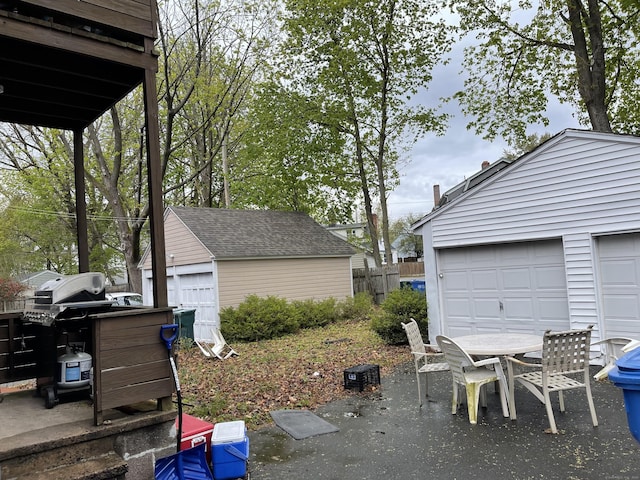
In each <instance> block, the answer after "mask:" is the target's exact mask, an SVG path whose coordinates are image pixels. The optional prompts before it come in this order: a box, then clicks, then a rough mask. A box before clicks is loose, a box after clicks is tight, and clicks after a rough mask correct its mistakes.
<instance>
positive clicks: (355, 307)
mask: <svg viewBox="0 0 640 480" xmlns="http://www.w3.org/2000/svg"><path fill="white" fill-rule="evenodd" d="M338 308H339V310H340V311H339V316H340V318H341V319H343V320H364V319H366V318H368V317H369V316H370V315H371V312H372V310H373V298H371V295H369V294H368V293H366V292H360V293H356V294H355V295H354V296H353V297H352V298H347V299H345V300H344V301H342V302H341V303H340V304H339V305H338Z"/></svg>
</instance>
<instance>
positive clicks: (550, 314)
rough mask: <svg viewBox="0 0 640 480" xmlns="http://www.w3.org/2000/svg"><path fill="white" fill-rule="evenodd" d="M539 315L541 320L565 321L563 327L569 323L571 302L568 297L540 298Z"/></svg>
mask: <svg viewBox="0 0 640 480" xmlns="http://www.w3.org/2000/svg"><path fill="white" fill-rule="evenodd" d="M538 317H539V318H540V319H541V320H544V321H545V322H546V321H550V320H559V321H561V322H563V329H564V328H566V327H567V325H568V323H569V304H568V303H567V298H566V297H560V298H539V299H538Z"/></svg>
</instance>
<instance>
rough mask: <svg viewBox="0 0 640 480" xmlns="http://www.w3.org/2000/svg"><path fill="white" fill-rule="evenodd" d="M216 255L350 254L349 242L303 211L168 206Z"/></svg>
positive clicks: (233, 257) (325, 255)
mask: <svg viewBox="0 0 640 480" xmlns="http://www.w3.org/2000/svg"><path fill="white" fill-rule="evenodd" d="M168 208H169V209H170V210H171V211H173V212H174V214H175V215H176V216H177V217H178V218H179V219H180V220H181V221H182V222H183V223H184V225H185V226H186V227H187V228H188V229H189V230H191V231H192V232H193V234H194V235H195V236H196V237H197V238H198V239H199V240H200V241H201V242H202V244H203V245H204V246H205V247H206V248H207V249H208V250H209V251H210V252H211V254H212V255H214V256H215V258H216V259H218V260H220V259H238V258H264V257H273V258H275V257H348V256H351V255H353V254H354V253H355V251H354V249H353V248H352V247H351V245H349V243H347V242H345V241H344V240H342V239H340V238H338V237H336V236H335V235H333V234H332V233H331V232H329V231H327V230H326V229H325V228H324V227H322V226H321V225H319V224H318V223H316V222H315V221H314V220H313V219H312V218H311V217H309V216H308V215H307V214H305V213H302V212H283V211H275V210H230V209H221V208H194V207H175V206H172V207H168Z"/></svg>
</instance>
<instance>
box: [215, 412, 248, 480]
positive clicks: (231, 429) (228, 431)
mask: <svg viewBox="0 0 640 480" xmlns="http://www.w3.org/2000/svg"><path fill="white" fill-rule="evenodd" d="M248 458H249V438H248V437H247V430H246V428H245V426H244V422H243V421H242V420H238V421H235V422H222V423H216V425H215V426H214V427H213V434H212V435H211V464H212V466H213V478H214V480H232V479H236V478H243V477H244V476H245V475H246V474H247V460H248Z"/></svg>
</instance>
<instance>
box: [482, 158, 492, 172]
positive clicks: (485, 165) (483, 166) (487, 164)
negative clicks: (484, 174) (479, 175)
mask: <svg viewBox="0 0 640 480" xmlns="http://www.w3.org/2000/svg"><path fill="white" fill-rule="evenodd" d="M489 165H491V164H490V163H489V162H487V161H486V160H485V161H484V162H482V170H484V169H485V168H489Z"/></svg>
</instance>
